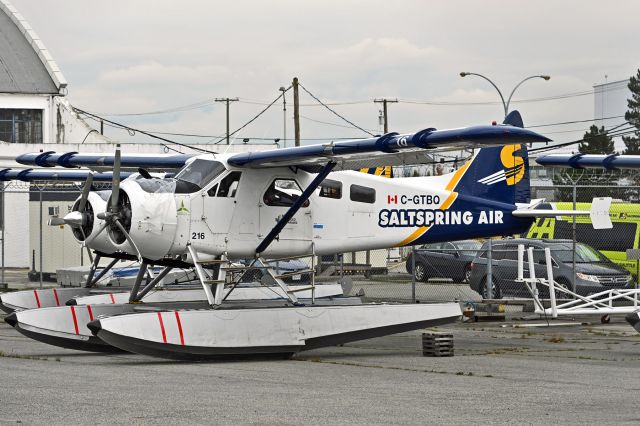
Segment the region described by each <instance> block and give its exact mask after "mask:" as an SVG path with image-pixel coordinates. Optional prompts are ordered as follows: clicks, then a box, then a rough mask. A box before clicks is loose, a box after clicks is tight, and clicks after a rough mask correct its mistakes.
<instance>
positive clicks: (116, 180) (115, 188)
mask: <svg viewBox="0 0 640 426" xmlns="http://www.w3.org/2000/svg"><path fill="white" fill-rule="evenodd" d="M111 188H112V189H111V212H112V213H115V212H116V211H117V208H118V197H119V196H120V144H116V155H115V158H114V160H113V180H112V181H111Z"/></svg>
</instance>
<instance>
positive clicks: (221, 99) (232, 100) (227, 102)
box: [215, 98, 238, 145]
mask: <svg viewBox="0 0 640 426" xmlns="http://www.w3.org/2000/svg"><path fill="white" fill-rule="evenodd" d="M215 101H216V102H224V103H226V104H227V145H229V103H230V102H237V101H238V98H216V99H215Z"/></svg>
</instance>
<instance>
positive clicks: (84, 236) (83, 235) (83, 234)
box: [80, 226, 93, 263]
mask: <svg viewBox="0 0 640 426" xmlns="http://www.w3.org/2000/svg"><path fill="white" fill-rule="evenodd" d="M80 233H82V247H84V248H86V249H87V254H88V255H89V260H90V261H91V263H93V255H92V254H91V249H90V248H89V247H87V245H86V244H85V243H84V242H85V241H87V236H86V235H85V233H84V230H83V229H82V226H81V227H80Z"/></svg>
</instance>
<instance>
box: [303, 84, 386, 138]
mask: <svg viewBox="0 0 640 426" xmlns="http://www.w3.org/2000/svg"><path fill="white" fill-rule="evenodd" d="M300 87H302V90H304V91H305V92H307V94H308V95H309V96H311V97H312V98H313V99H315V100H316V101H317V102H318V103H319V104H320V105H322V106H324V107H325V108H326V109H328V110H329V111H331V112H332V113H333V114H335V115H336V116H337V117H338V118H340V119H342V120H344V121H346V122H347V123H349V124H351V125H352V126H353V127H355V128H357V129H360V130H362V131H363V132H365V133H367V134H368V135H370V136H375V135H374V134H373V133H371V132H370V131H368V130H365V129H363V128H362V127H360V126H358V125H357V124H354V123H353V122H351V121H349V120H347V119H346V118H344V117H343V116H341V115H340V114H338V113H337V112H336V111H334V110H333V109H331V108H329V107H328V106H327V105H326V104H325V103H323V102H322V101H321V100H320V99H318V98H316V97H315V96H314V95H313V94H312V93H311V92H309V91H308V90H307V88H306V87H304V86H303V85H302V84H300Z"/></svg>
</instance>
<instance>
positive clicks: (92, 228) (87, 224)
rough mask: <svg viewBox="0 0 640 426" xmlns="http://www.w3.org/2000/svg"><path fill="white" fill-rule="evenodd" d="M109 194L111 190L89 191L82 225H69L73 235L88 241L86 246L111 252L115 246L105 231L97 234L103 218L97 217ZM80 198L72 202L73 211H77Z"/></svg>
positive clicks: (103, 207) (102, 209) (104, 207)
mask: <svg viewBox="0 0 640 426" xmlns="http://www.w3.org/2000/svg"><path fill="white" fill-rule="evenodd" d="M110 195H111V191H97V192H96V191H93V192H89V195H88V197H87V206H86V207H85V211H84V213H80V212H78V213H79V214H83V215H84V216H85V218H86V219H85V220H84V224H83V225H82V226H71V232H72V233H73V237H74V238H75V239H76V240H77V241H78V242H79V243H83V242H84V241H90V242H91V243H90V244H88V247H89V248H90V249H92V250H97V251H100V252H103V253H113V252H115V251H116V246H115V245H114V244H113V243H112V242H111V240H110V239H109V237H108V236H107V234H106V233H105V232H101V233H100V234H99V235H98V232H99V231H100V229H101V228H102V227H103V226H104V220H102V219H99V218H98V215H99V214H100V213H104V212H105V210H106V208H107V200H108V198H109V196H110ZM80 198H81V197H78V199H77V200H76V201H75V203H74V204H73V209H72V210H73V211H75V212H77V211H78V209H79V206H80Z"/></svg>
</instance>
